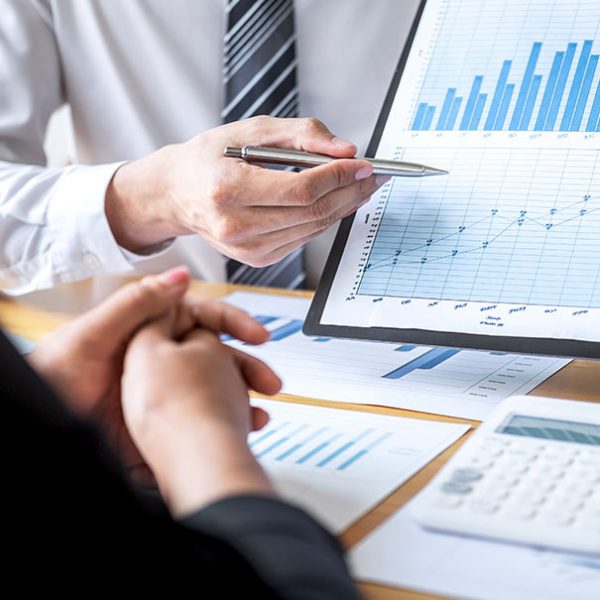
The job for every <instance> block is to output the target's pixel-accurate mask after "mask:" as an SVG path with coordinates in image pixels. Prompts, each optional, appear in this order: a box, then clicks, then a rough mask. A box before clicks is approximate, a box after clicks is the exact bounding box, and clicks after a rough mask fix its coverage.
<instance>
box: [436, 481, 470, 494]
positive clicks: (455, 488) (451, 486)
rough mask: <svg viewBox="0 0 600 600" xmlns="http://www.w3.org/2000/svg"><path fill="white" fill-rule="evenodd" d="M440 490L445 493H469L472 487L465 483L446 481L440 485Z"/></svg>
mask: <svg viewBox="0 0 600 600" xmlns="http://www.w3.org/2000/svg"><path fill="white" fill-rule="evenodd" d="M441 490H442V492H444V493H445V494H470V493H471V492H472V491H473V488H472V487H471V486H470V485H467V484H466V483H460V482H458V481H446V483H444V484H443V485H442V487H441Z"/></svg>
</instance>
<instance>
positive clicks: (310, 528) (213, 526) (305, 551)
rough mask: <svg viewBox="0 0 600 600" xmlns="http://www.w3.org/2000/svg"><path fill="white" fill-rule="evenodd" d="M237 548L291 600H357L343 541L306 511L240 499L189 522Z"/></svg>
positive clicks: (205, 511)
mask: <svg viewBox="0 0 600 600" xmlns="http://www.w3.org/2000/svg"><path fill="white" fill-rule="evenodd" d="M182 523H183V524H184V525H185V526H187V527H190V528H192V529H196V530H200V531H204V532H206V533H210V534H212V535H214V536H215V537H219V538H221V539H224V540H225V541H226V542H228V543H229V544H230V545H231V546H233V547H234V548H235V549H236V550H237V551H238V552H239V553H240V554H241V555H242V556H243V557H244V558H245V559H246V560H247V561H248V562H249V563H250V564H251V565H252V567H253V568H254V569H255V571H256V572H257V573H258V575H259V576H260V577H261V578H262V579H263V580H264V581H268V582H269V584H270V586H271V587H272V588H273V589H274V590H275V592H276V593H277V595H278V597H281V598H286V599H289V600H301V599H302V600H317V599H318V600H327V599H334V598H335V599H337V598H344V599H345V600H358V599H359V598H360V597H361V596H360V594H359V592H358V590H357V589H356V587H355V586H354V584H353V583H352V579H351V577H350V574H349V572H348V568H347V566H346V563H345V561H344V557H343V553H342V549H341V546H340V545H339V543H338V541H337V540H336V539H335V538H334V537H333V536H332V535H331V534H329V533H328V532H327V531H326V530H325V529H323V528H322V527H321V526H320V525H319V524H318V523H317V522H316V521H314V520H313V519H312V518H310V517H309V516H308V515H307V514H306V513H305V512H304V511H302V510H300V509H298V508H295V507H293V506H291V505H289V504H287V503H285V502H282V501H280V500H277V499H275V498H267V497H262V496H236V497H231V498H227V499H224V500H221V501H219V502H216V503H214V504H212V505H210V506H208V507H206V508H204V509H202V510H200V511H198V512H197V513H195V514H193V515H190V516H189V517H187V518H185V519H184V520H183V521H182Z"/></svg>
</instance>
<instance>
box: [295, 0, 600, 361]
mask: <svg viewBox="0 0 600 600" xmlns="http://www.w3.org/2000/svg"><path fill="white" fill-rule="evenodd" d="M426 3H427V0H421V3H420V4H419V8H418V10H417V13H416V15H415V19H414V22H413V25H412V27H411V30H410V33H409V35H408V38H407V41H406V44H405V46H404V50H403V51H402V55H401V57H400V61H399V62H398V66H397V67H396V71H395V72H394V76H393V78H392V83H391V85H390V87H389V90H388V93H387V95H386V98H385V101H384V103H383V107H382V109H381V112H380V114H379V118H378V119H377V124H376V126H375V130H374V132H373V136H372V137H371V141H370V142H369V147H368V149H367V154H366V155H367V156H375V153H376V151H377V147H378V146H379V142H380V140H381V136H382V134H383V130H384V128H385V124H386V122H387V118H388V115H389V112H390V110H391V107H392V103H393V101H394V97H395V95H396V89H397V88H398V85H399V83H400V78H401V77H402V72H403V71H404V67H405V66H406V62H407V61H408V57H409V55H410V50H411V47H412V44H413V41H414V38H415V35H416V33H417V30H418V27H419V24H420V22H421V17H422V15H423V11H424V9H425V5H426ZM353 222H354V215H351V216H349V217H346V218H345V219H344V220H343V221H342V222H341V223H340V226H339V229H338V232H337V235H336V237H335V240H334V242H333V246H332V248H331V251H330V253H329V257H328V258H327V263H326V265H325V269H324V271H323V275H322V276H321V280H320V282H319V286H318V289H317V291H316V293H315V296H314V298H313V300H312V303H311V305H310V309H309V311H308V314H307V316H306V320H305V322H304V327H303V332H304V333H305V334H306V335H319V336H328V337H340V338H352V339H362V340H370V341H385V342H395V343H414V344H420V345H425V346H446V347H452V348H465V349H472V350H488V351H489V350H496V351H502V352H513V353H522V354H541V355H546V356H562V357H569V358H570V357H576V358H593V359H600V343H598V342H588V341H581V340H571V339H560V338H539V337H535V338H528V337H515V336H495V335H483V334H470V333H457V332H452V331H435V330H425V329H400V328H392V327H356V326H349V325H325V324H323V323H321V316H322V315H323V310H324V308H325V304H326V302H327V298H328V297H329V292H330V290H331V286H332V285H333V280H334V278H335V274H336V272H337V269H338V266H339V263H340V260H341V258H342V254H343V252H344V248H345V247H346V241H347V239H348V236H349V234H350V230H351V228H352V223H353Z"/></svg>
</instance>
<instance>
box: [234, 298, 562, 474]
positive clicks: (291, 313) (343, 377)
mask: <svg viewBox="0 0 600 600" xmlns="http://www.w3.org/2000/svg"><path fill="white" fill-rule="evenodd" d="M225 300H226V301H227V302H229V303H231V304H234V305H236V306H239V307H240V308H243V309H244V310H246V311H248V312H250V313H251V314H253V315H255V318H256V319H257V320H258V321H260V322H262V323H263V324H264V325H265V327H266V328H267V329H268V330H269V331H270V333H271V339H270V341H269V342H267V343H266V344H263V345H261V346H250V345H247V344H243V343H241V342H239V341H236V340H232V339H231V338H230V337H225V338H224V339H225V341H226V342H227V343H228V344H231V345H232V346H233V347H235V348H238V349H240V350H244V351H245V352H249V353H251V354H253V355H254V356H256V357H258V358H260V359H262V360H264V361H266V362H267V363H268V364H269V365H271V366H272V367H273V369H275V371H276V372H277V373H278V374H279V375H280V377H281V378H282V380H283V384H284V387H283V391H284V392H285V393H288V394H293V395H296V396H305V397H309V398H319V399H322V400H332V401H341V402H344V401H345V402H354V403H359V404H376V405H383V406H393V407H396V408H407V409H411V410H417V411H425V412H432V413H438V414H445V415H451V416H456V417H464V418H468V419H476V420H482V419H484V418H485V417H486V415H487V414H489V412H490V411H491V410H492V409H493V408H494V406H496V404H498V403H499V402H500V401H502V400H503V399H504V398H507V397H508V396H510V395H512V394H515V393H526V392H528V391H530V390H531V389H533V388H534V387H535V386H536V385H538V384H539V383H541V382H542V381H543V380H544V379H546V378H547V377H549V376H550V375H552V374H553V373H555V372H556V371H557V370H559V369H560V368H562V367H563V366H564V365H566V364H567V362H568V361H565V360H563V359H555V358H548V357H544V356H523V355H515V354H506V353H504V352H473V351H459V350H457V349H455V348H430V347H425V346H416V345H414V344H385V343H378V342H366V341H355V340H340V339H333V338H326V337H309V336H306V335H304V334H303V333H302V331H301V326H302V322H303V320H304V317H305V315H306V312H307V310H308V306H309V301H308V300H306V299H304V298H286V297H280V296H272V295H265V294H256V293H246V292H236V293H235V294H231V295H230V296H227V297H226V298H225ZM291 433H292V431H291V430H288V431H287V433H286V436H285V437H289V436H290V435H291ZM304 435H307V432H306V431H304V430H300V431H297V432H296V433H295V434H294V437H295V438H296V442H295V444H299V443H300V440H301V439H302V436H304ZM320 435H321V438H322V439H321V438H320V439H321V442H320V443H323V444H325V443H327V444H328V446H327V448H330V449H332V452H333V451H339V454H336V455H335V457H333V458H335V459H336V460H337V461H338V462H335V461H334V460H333V458H332V459H329V460H327V462H326V463H325V465H329V466H333V465H337V466H340V465H343V464H345V463H344V460H347V461H350V462H349V463H348V465H347V467H346V468H349V467H351V466H353V464H354V462H360V457H357V458H354V459H353V454H352V448H353V447H354V446H347V447H344V444H346V443H350V442H351V440H346V441H345V442H341V441H339V440H337V438H336V439H335V440H330V439H329V438H328V437H327V436H328V435H331V436H334V435H335V432H331V431H324V432H322V434H320ZM269 437H270V438H272V440H271V441H272V443H273V444H276V445H274V446H273V447H271V446H270V445H268V444H266V445H264V446H262V447H261V451H262V452H266V453H267V454H268V455H269V456H274V457H277V456H280V455H279V454H277V452H278V451H281V447H280V444H282V442H280V441H279V440H276V439H274V433H271V434H269ZM361 439H362V438H361ZM372 441H373V442H376V441H377V440H376V439H373V440H372ZM336 443H338V444H339V445H338V446H336V445H335V444H336ZM292 445H294V444H292ZM304 456H305V455H304V454H302V453H301V449H300V448H297V449H296V450H294V452H293V453H290V454H286V455H285V456H283V457H282V458H281V460H286V461H291V460H301V459H302V458H303V457H304ZM327 456H329V455H328V454H326V453H325V447H324V448H323V453H322V456H321V458H320V460H323V459H326V458H327ZM361 456H363V455H361ZM309 459H310V461H312V460H313V456H310V457H307V458H305V459H304V460H306V461H309ZM314 460H316V457H314ZM325 465H323V466H325ZM336 468H337V467H336Z"/></svg>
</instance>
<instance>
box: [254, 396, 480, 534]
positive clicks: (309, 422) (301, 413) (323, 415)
mask: <svg viewBox="0 0 600 600" xmlns="http://www.w3.org/2000/svg"><path fill="white" fill-rule="evenodd" d="M252 404H253V405H255V406H260V407H261V408H263V409H264V410H266V411H267V412H268V413H269V415H270V417H271V419H270V421H269V424H268V425H267V426H266V427H265V428H264V429H262V430H261V431H257V432H254V433H251V434H250V436H249V438H248V444H249V446H250V449H251V450H252V452H253V453H254V455H255V456H256V458H257V459H258V461H259V462H260V464H261V465H262V466H263V468H264V469H265V470H266V471H267V473H268V474H269V475H270V477H271V479H272V480H273V482H274V483H275V487H276V488H277V489H278V491H279V492H280V493H281V494H282V495H283V496H284V497H285V498H287V499H289V500H290V501H291V502H294V503H296V504H300V505H301V506H303V507H304V508H306V509H307V510H309V511H310V512H312V513H313V514H314V515H316V516H317V517H318V518H319V519H320V520H321V521H323V522H324V523H325V524H326V525H328V526H329V527H331V528H332V529H333V530H335V531H337V532H340V531H342V530H343V529H344V528H345V527H347V526H348V525H350V524H351V523H352V522H353V521H355V520H356V519H357V518H359V517H360V516H361V515H362V514H364V513H365V512H366V511H368V510H369V509H370V508H371V507H372V506H374V505H375V504H377V502H379V501H380V500H382V499H383V498H384V497H385V496H386V495H387V494H389V493H390V492H392V491H393V490H394V488H396V487H397V486H399V485H401V484H402V483H403V482H404V481H405V480H406V479H408V478H409V477H411V476H412V475H414V473H416V472H417V471H418V470H419V469H421V468H422V467H424V466H425V465H426V464H427V462H429V461H430V460H432V459H433V458H434V457H435V456H436V455H437V454H439V453H440V452H441V451H443V450H444V449H445V448H447V447H448V446H449V445H450V444H452V443H453V442H455V441H456V440H457V439H458V438H459V437H460V436H461V435H463V434H464V433H465V432H466V431H467V430H468V429H469V426H468V425H461V424H454V423H439V422H433V421H420V420H416V419H404V418H401V417H390V416H386V415H375V414H369V413H365V412H360V413H359V412H354V411H348V410H337V409H331V408H321V407H316V406H308V405H302V404H290V403H287V402H273V401H268V400H255V401H253V402H252Z"/></svg>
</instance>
